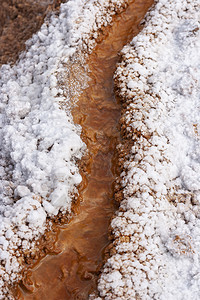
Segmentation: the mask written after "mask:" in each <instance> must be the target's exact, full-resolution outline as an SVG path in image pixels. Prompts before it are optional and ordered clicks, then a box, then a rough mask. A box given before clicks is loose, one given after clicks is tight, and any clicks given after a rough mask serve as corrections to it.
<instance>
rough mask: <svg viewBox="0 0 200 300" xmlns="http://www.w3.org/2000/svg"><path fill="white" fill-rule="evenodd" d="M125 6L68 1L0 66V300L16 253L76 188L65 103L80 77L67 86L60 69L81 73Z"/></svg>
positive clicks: (74, 146) (79, 149) (78, 147)
mask: <svg viewBox="0 0 200 300" xmlns="http://www.w3.org/2000/svg"><path fill="white" fill-rule="evenodd" d="M127 2H128V1H126V0H120V1H119V0H110V1H108V0H104V1H102V0H101V1H100V0H97V1H94V0H88V1H83V0H71V1H68V2H67V3H65V4H63V5H62V6H61V10H60V14H59V16H58V17H56V16H52V17H51V18H50V19H49V20H46V22H45V23H44V25H43V26H42V27H41V30H40V31H39V32H38V33H37V34H35V35H34V36H33V37H32V38H31V39H30V40H29V41H28V42H27V51H26V52H25V53H23V54H22V55H21V58H20V60H19V61H18V63H17V64H16V65H15V66H14V67H12V68H11V67H10V66H9V65H3V66H2V67H1V75H0V94H1V104H0V105H1V114H0V122H1V127H0V136H1V141H2V142H1V152H0V153H1V154H0V173H1V185H0V193H1V203H0V260H1V267H0V275H1V279H0V286H1V289H0V299H5V297H6V299H12V296H10V295H9V294H7V293H9V291H8V289H7V287H5V283H6V286H7V285H8V284H12V283H13V282H14V281H15V280H18V279H19V278H20V277H19V274H18V273H19V271H20V270H21V263H22V260H23V258H22V257H23V252H24V251H26V254H27V253H28V252H31V251H32V250H33V249H34V247H35V240H36V239H37V238H38V237H40V236H41V234H43V233H44V231H45V229H46V219H47V217H54V216H56V215H57V214H58V212H59V211H62V212H66V211H67V212H68V213H70V209H71V201H72V195H73V194H74V193H76V192H77V190H76V186H77V185H78V184H79V183H80V182H81V176H80V174H79V171H78V168H77V165H76V161H77V160H78V159H80V158H81V156H82V153H83V151H84V149H85V145H84V144H83V142H82V141H81V139H80V133H81V128H80V127H79V126H76V125H74V123H73V119H72V116H71V113H70V101H72V100H73V101H75V100H76V99H74V98H76V97H77V94H78V93H77V92H80V91H81V88H84V86H85V84H86V79H87V76H85V75H84V74H83V75H79V76H78V77H77V80H76V81H75V82H74V80H71V81H70V79H69V78H68V77H69V76H68V75H69V71H66V68H67V67H70V68H71V66H72V65H73V64H72V62H75V63H76V65H78V64H82V65H80V67H77V68H79V69H80V70H83V69H84V55H86V54H87V53H89V52H90V51H91V50H92V49H93V47H94V46H95V39H96V38H97V37H98V30H99V29H100V28H101V27H102V26H107V25H108V24H110V23H111V21H112V16H113V15H114V14H116V13H117V12H119V11H120V10H122V9H123V8H124V7H125V5H126V3H127ZM80 53H82V54H80ZM65 80H66V81H65ZM81 80H83V82H80V81H81ZM66 82H67V83H68V86H66V87H65V86H64V83H65V85H66ZM69 85H70V88H73V91H72V93H67V92H69V90H70V88H69ZM69 94H70V96H71V97H70V96H69ZM71 98H73V99H71ZM64 103H65V110H61V109H60V107H63V104H64ZM66 107H67V109H66ZM5 295H6V296H5Z"/></svg>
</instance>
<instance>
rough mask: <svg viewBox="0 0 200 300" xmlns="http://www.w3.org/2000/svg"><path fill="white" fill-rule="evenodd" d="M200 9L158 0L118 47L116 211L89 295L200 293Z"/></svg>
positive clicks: (193, 4) (142, 296) (128, 296)
mask: <svg viewBox="0 0 200 300" xmlns="http://www.w3.org/2000/svg"><path fill="white" fill-rule="evenodd" d="M199 10H200V4H199V2H198V1H190V0H184V1H179V0H176V1H165V0H160V1H156V4H155V6H154V7H153V8H152V9H151V11H150V12H149V13H148V14H147V16H146V18H145V21H144V28H143V30H142V31H141V33H140V34H139V35H138V36H136V37H135V38H134V39H133V40H132V42H131V43H130V44H129V45H127V46H126V47H124V49H123V51H122V57H121V63H120V64H119V65H118V67H117V71H116V73H115V84H116V90H117V94H118V95H119V97H120V99H121V102H122V105H123V111H122V117H121V133H122V135H123V140H124V141H123V143H122V144H121V145H119V147H118V150H119V157H120V159H119V167H120V168H121V174H120V176H119V178H118V185H116V193H117V198H118V199H119V201H120V208H119V210H118V212H117V213H116V216H115V217H114V218H113V220H112V222H111V239H112V246H110V251H109V255H110V257H109V258H108V260H107V262H106V263H105V265H104V268H103V271H102V274H101V276H100V279H99V282H98V290H99V296H100V297H95V296H92V297H91V299H102V298H103V299H107V300H111V299H130V300H132V299H145V300H146V299H173V300H174V299H180V300H182V299H196V300H197V299H199V298H200V280H199V278H200V273H199V269H200V257H199V253H200V248H199V245H200V235H199V233H200V221H199V212H200V203H199V201H200V185H199V183H200V171H199V170H200V157H199V149H200V139H199V134H200V127H199V122H200V117H199V116H200V111H199V100H200V65H199V53H200V35H199V34H200V30H199V29H200V23H199Z"/></svg>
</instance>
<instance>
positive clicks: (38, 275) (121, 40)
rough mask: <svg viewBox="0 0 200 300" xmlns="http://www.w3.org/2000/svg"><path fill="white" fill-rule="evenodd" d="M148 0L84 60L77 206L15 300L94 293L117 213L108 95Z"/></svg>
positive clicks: (114, 110) (114, 137) (116, 108)
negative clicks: (82, 157)
mask: <svg viewBox="0 0 200 300" xmlns="http://www.w3.org/2000/svg"><path fill="white" fill-rule="evenodd" d="M152 2H153V1H152V0H136V1H134V2H133V3H131V4H130V5H129V7H128V9H127V10H126V11H124V12H123V13H121V14H120V15H118V16H117V17H115V18H114V24H113V26H112V27H109V28H107V29H106V30H105V32H104V36H103V39H102V41H101V43H99V44H98V45H97V46H96V48H95V49H94V51H93V53H92V54H91V55H90V56H89V59H88V66H89V69H90V74H89V75H90V78H91V80H90V81H89V87H88V88H87V89H86V90H85V91H84V92H83V93H82V94H81V96H80V99H79V102H78V106H77V107H76V108H75V109H74V111H73V116H74V121H75V123H79V124H80V125H81V126H82V128H83V134H82V136H83V139H84V141H85V142H86V144H87V147H88V150H89V154H90V158H89V163H88V164H87V168H86V170H85V171H84V172H85V174H84V184H83V185H82V189H81V191H80V194H81V199H82V200H81V201H80V204H79V206H78V209H77V213H76V215H75V216H74V217H73V219H72V220H71V222H70V223H69V224H68V225H66V226H65V227H63V228H61V230H60V233H59V236H58V240H57V242H56V244H55V248H56V249H59V250H60V251H61V252H60V254H57V255H47V256H46V257H45V258H44V259H43V260H41V261H40V262H39V263H38V264H37V265H36V266H35V267H34V268H33V269H32V270H29V272H28V274H27V276H26V278H24V280H23V282H21V284H20V286H19V288H18V290H17V293H16V295H15V296H16V299H27V300H33V299H35V300H36V299H38V300H40V299H41V300H45V299H48V300H68V299H69V300H73V299H88V295H89V294H90V293H91V292H92V291H93V290H95V289H96V284H97V278H98V275H99V272H100V268H101V266H102V261H103V253H104V249H105V247H106V246H107V245H108V244H109V240H108V227H109V223H110V219H111V217H112V215H113V214H114V212H115V210H116V206H115V203H114V200H113V199H114V198H113V182H114V179H115V176H116V157H115V148H116V145H117V144H118V143H119V142H120V129H119V127H118V120H119V117H120V104H119V103H117V101H116V99H115V95H114V91H113V74H114V71H115V69H116V63H117V61H118V58H119V56H118V53H119V51H120V50H121V49H122V47H123V46H124V45H125V44H126V43H127V42H128V41H129V40H130V38H132V37H133V36H134V35H136V34H137V33H138V32H139V25H138V24H139V23H140V21H141V19H142V18H143V17H144V15H145V13H146V11H147V9H148V8H149V7H150V5H152Z"/></svg>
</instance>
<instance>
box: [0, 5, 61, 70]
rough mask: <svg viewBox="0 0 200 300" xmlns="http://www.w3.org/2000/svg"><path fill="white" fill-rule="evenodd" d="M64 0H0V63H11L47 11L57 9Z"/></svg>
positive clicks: (40, 23) (41, 21)
mask: <svg viewBox="0 0 200 300" xmlns="http://www.w3.org/2000/svg"><path fill="white" fill-rule="evenodd" d="M62 2H65V1H64V0H41V1H40V0H1V1H0V6H1V9H0V64H6V63H7V62H10V63H13V62H15V61H16V59H17V58H18V56H19V53H20V52H21V51H22V50H24V49H25V42H26V40H28V39H29V38H30V37H31V36H32V35H33V33H35V32H37V30H38V29H39V28H40V27H41V25H42V23H43V21H44V18H45V17H46V15H47V14H48V13H50V12H51V11H52V10H53V11H58V9H59V7H60V4H61V3H62Z"/></svg>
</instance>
